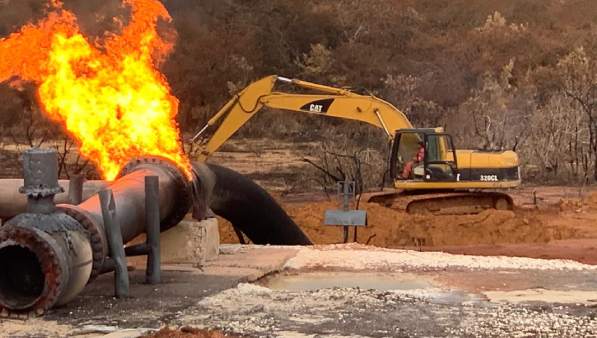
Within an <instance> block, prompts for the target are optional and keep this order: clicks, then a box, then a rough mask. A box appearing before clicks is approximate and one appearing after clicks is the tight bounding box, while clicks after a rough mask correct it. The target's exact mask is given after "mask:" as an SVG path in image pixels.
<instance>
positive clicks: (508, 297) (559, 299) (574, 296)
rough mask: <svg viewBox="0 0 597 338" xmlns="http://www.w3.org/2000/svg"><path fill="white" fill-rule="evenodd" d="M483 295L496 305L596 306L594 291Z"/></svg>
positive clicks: (522, 291)
mask: <svg viewBox="0 0 597 338" xmlns="http://www.w3.org/2000/svg"><path fill="white" fill-rule="evenodd" d="M483 294H484V295H485V296H486V297H487V298H488V299H489V301H491V302H496V303H515V304H520V303H561V304H591V305H595V304H597V295H596V294H595V291H578V290H546V289H527V290H515V291H486V292H483Z"/></svg>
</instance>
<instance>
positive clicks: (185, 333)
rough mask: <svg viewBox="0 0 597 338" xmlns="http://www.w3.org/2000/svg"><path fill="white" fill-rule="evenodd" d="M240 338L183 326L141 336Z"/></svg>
mask: <svg viewBox="0 0 597 338" xmlns="http://www.w3.org/2000/svg"><path fill="white" fill-rule="evenodd" d="M224 337H230V338H241V337H242V336H236V335H230V334H225V333H223V332H220V331H213V330H202V329H195V328H191V327H183V328H182V329H180V330H172V329H170V328H168V327H166V328H163V329H161V330H160V331H158V332H156V333H153V334H150V335H146V336H143V337H141V338H224Z"/></svg>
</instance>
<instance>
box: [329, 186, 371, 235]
mask: <svg viewBox="0 0 597 338" xmlns="http://www.w3.org/2000/svg"><path fill="white" fill-rule="evenodd" d="M351 188H352V189H351ZM351 197H352V199H353V200H354V199H355V182H352V181H351V182H348V181H342V182H338V204H339V205H338V206H340V205H342V210H327V211H326V212H325V218H324V225H335V226H342V227H343V228H344V233H343V241H344V243H347V242H348V228H349V227H350V226H354V227H355V241H356V231H357V230H356V229H357V227H359V226H365V225H367V212H366V211H365V210H350V200H351Z"/></svg>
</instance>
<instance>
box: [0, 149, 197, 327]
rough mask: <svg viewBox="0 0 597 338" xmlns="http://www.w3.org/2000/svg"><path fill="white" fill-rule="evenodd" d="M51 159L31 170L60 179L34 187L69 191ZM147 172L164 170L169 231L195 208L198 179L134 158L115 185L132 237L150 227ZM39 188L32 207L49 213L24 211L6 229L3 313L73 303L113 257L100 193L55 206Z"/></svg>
mask: <svg viewBox="0 0 597 338" xmlns="http://www.w3.org/2000/svg"><path fill="white" fill-rule="evenodd" d="M25 166H27V164H25ZM51 166H52V163H50V165H48V164H47V163H46V164H45V165H40V164H39V163H38V165H37V167H36V168H35V170H32V171H31V172H32V173H33V174H36V175H39V176H43V174H44V173H45V174H48V173H49V174H50V175H49V176H51V177H52V178H51V179H48V178H47V177H41V181H44V180H46V181H44V182H55V183H47V184H46V183H44V184H41V183H39V182H36V183H35V184H32V186H33V187H35V186H40V187H41V186H47V187H46V188H47V189H54V190H53V192H54V193H55V192H57V191H58V190H61V189H60V186H59V185H58V184H57V177H55V175H54V174H53V172H52V169H44V168H50V167H51ZM31 172H29V174H31ZM25 173H26V174H28V172H27V171H26V172H25ZM145 176H158V177H159V189H158V193H159V200H160V204H159V210H160V220H161V224H160V228H161V230H162V231H165V230H167V229H169V228H171V227H173V226H174V225H176V224H178V223H179V222H180V220H182V218H184V216H185V214H186V213H187V211H188V210H189V208H190V200H191V185H190V182H189V181H188V180H187V178H186V177H185V175H184V174H183V173H182V171H181V170H180V169H178V168H177V167H176V165H174V164H172V163H170V162H169V161H168V160H165V159H161V158H153V157H145V158H138V159H134V160H132V161H131V162H129V164H128V165H127V166H125V167H124V168H123V170H122V171H121V174H120V178H119V179H117V180H116V181H115V182H113V183H112V184H110V189H112V191H113V194H114V200H115V202H116V209H117V215H118V218H119V223H120V225H121V232H122V237H123V239H124V240H125V242H126V241H129V240H131V239H133V238H134V237H136V236H137V235H139V234H141V233H143V232H144V231H145V226H146V221H145V213H146V210H145V193H144V187H145V180H144V178H145ZM25 181H26V182H27V179H25ZM41 181H40V182H41ZM40 184H41V185H40ZM48 187H49V188H48ZM47 189H46V190H47ZM31 191H32V193H31V194H32V195H34V196H37V197H36V198H33V200H34V201H33V203H31V205H32V206H33V209H30V210H34V211H38V212H39V211H41V212H47V213H45V214H41V213H38V214H33V213H27V214H22V215H18V216H17V217H14V218H12V219H11V220H10V221H9V222H7V223H6V225H5V226H3V227H2V228H0V314H2V315H3V316H38V315H41V314H43V313H44V311H46V310H47V309H49V308H51V307H53V306H55V305H61V304H65V303H66V302H68V301H69V300H71V299H72V298H73V297H75V296H76V295H77V294H78V293H80V292H81V291H82V289H83V287H84V286H85V285H86V284H87V283H88V282H89V281H91V280H93V278H95V277H96V276H97V275H99V273H100V271H101V268H102V266H103V265H104V263H105V262H106V256H107V253H108V247H107V241H106V233H105V228H104V225H103V218H102V211H101V205H100V200H99V197H98V196H97V195H94V196H92V197H91V198H89V199H87V200H86V201H84V202H83V203H81V204H80V205H78V206H73V205H65V204H62V205H58V206H57V208H56V210H54V209H53V207H52V205H53V203H51V202H50V204H51V205H48V204H47V203H46V202H48V198H47V196H49V194H48V195H44V193H42V194H39V192H38V190H36V189H32V190H31ZM35 194H37V195H35ZM30 199H31V197H30ZM38 204H39V205H38Z"/></svg>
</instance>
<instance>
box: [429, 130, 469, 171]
mask: <svg viewBox="0 0 597 338" xmlns="http://www.w3.org/2000/svg"><path fill="white" fill-rule="evenodd" d="M424 166H425V175H424V177H423V180H424V181H426V182H457V181H459V180H460V174H459V173H458V165H457V163H456V149H455V148H454V143H453V141H452V136H451V135H449V134H445V133H432V134H425V160H424Z"/></svg>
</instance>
